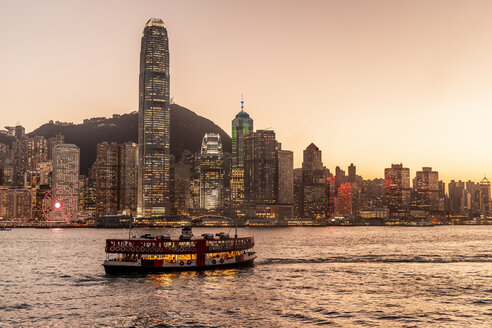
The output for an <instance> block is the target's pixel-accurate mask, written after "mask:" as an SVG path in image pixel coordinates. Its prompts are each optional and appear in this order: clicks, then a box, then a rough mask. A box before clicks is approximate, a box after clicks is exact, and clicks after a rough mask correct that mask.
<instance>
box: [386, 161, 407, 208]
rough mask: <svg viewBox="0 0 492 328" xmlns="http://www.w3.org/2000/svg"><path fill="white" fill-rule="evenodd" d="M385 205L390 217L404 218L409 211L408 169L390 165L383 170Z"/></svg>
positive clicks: (401, 165)
mask: <svg viewBox="0 0 492 328" xmlns="http://www.w3.org/2000/svg"><path fill="white" fill-rule="evenodd" d="M384 186H385V189H384V191H385V204H386V206H387V207H388V209H389V211H390V215H395V216H405V215H407V212H408V211H409V209H410V197H411V188H410V169H409V168H406V167H403V164H392V165H391V167H390V168H386V169H384Z"/></svg>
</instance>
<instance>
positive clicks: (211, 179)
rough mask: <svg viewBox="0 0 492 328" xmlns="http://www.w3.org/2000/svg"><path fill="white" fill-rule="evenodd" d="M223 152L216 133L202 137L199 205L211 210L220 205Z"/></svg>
mask: <svg viewBox="0 0 492 328" xmlns="http://www.w3.org/2000/svg"><path fill="white" fill-rule="evenodd" d="M223 164H224V153H223V151H222V141H221V140H220V135H219V134H218V133H207V134H205V136H204V137H203V141H202V149H201V163H200V207H201V208H203V209H206V210H213V209H217V208H219V207H221V205H222V174H223V172H222V168H223Z"/></svg>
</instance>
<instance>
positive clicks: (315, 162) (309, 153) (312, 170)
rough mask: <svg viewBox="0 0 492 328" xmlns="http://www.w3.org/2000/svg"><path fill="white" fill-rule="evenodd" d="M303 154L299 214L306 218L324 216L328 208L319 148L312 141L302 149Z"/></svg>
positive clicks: (324, 173)
mask: <svg viewBox="0 0 492 328" xmlns="http://www.w3.org/2000/svg"><path fill="white" fill-rule="evenodd" d="M303 155H304V158H303V162H302V190H301V193H302V196H301V198H302V202H301V206H302V209H301V215H302V216H303V217H306V218H324V217H326V212H327V209H328V203H327V199H326V196H327V193H326V178H327V176H326V173H327V171H326V170H325V168H324V167H323V162H322V161H321V150H319V148H318V147H317V146H316V145H315V144H313V143H312V144H310V145H309V146H308V147H307V148H306V149H305V150H304V153H303Z"/></svg>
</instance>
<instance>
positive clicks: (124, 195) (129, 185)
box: [119, 141, 138, 214]
mask: <svg viewBox="0 0 492 328" xmlns="http://www.w3.org/2000/svg"><path fill="white" fill-rule="evenodd" d="M137 159H138V145H137V144H136V143H134V142H131V141H129V142H125V143H123V144H121V145H120V182H119V202H120V206H119V208H120V210H121V211H127V210H130V211H131V213H132V214H135V211H136V209H137V161H138V160H137Z"/></svg>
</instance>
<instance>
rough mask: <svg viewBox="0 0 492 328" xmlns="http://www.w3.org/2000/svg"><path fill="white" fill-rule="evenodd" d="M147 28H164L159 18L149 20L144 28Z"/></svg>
mask: <svg viewBox="0 0 492 328" xmlns="http://www.w3.org/2000/svg"><path fill="white" fill-rule="evenodd" d="M147 26H159V27H164V28H165V27H166V25H165V24H164V22H163V21H162V19H160V18H151V19H149V20H148V21H147V24H145V27H147Z"/></svg>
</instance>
